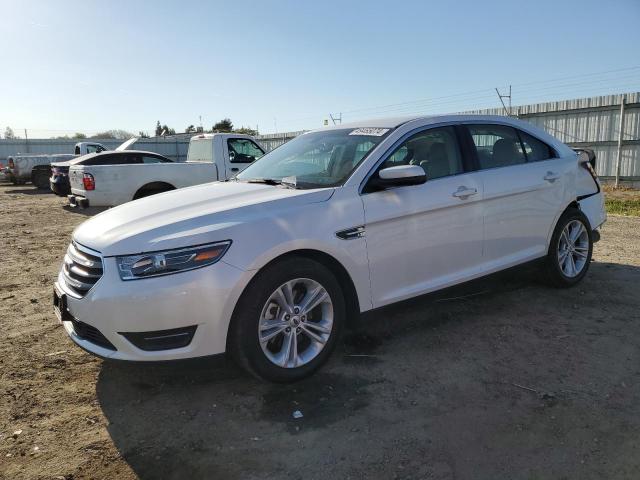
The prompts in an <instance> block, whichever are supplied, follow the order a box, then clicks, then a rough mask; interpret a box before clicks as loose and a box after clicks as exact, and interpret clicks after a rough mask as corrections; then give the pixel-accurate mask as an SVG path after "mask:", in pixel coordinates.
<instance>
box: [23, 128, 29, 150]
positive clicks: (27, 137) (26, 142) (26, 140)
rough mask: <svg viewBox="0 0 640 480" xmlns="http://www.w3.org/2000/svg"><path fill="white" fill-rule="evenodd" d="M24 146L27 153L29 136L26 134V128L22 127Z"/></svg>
mask: <svg viewBox="0 0 640 480" xmlns="http://www.w3.org/2000/svg"><path fill="white" fill-rule="evenodd" d="M24 148H25V150H26V153H29V136H28V135H27V129H26V128H25V129H24Z"/></svg>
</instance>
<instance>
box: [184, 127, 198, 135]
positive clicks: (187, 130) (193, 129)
mask: <svg viewBox="0 0 640 480" xmlns="http://www.w3.org/2000/svg"><path fill="white" fill-rule="evenodd" d="M184 133H196V127H194V126H193V125H189V126H188V127H187V128H186V129H185V130H184Z"/></svg>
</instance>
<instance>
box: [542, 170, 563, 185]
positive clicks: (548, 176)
mask: <svg viewBox="0 0 640 480" xmlns="http://www.w3.org/2000/svg"><path fill="white" fill-rule="evenodd" d="M559 178H560V175H558V174H557V173H555V172H552V171H548V172H547V174H546V175H545V176H544V179H545V180H546V181H547V182H549V183H553V182H555V181H556V180H558V179H559Z"/></svg>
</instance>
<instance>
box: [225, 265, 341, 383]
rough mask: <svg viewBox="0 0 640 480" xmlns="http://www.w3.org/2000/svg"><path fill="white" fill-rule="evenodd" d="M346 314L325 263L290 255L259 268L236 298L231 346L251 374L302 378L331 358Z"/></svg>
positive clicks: (280, 379)
mask: <svg viewBox="0 0 640 480" xmlns="http://www.w3.org/2000/svg"><path fill="white" fill-rule="evenodd" d="M344 319H345V302H344V297H343V295H342V290H341V288H340V284H339V283H338V281H337V280H336V278H335V276H334V275H333V274H332V273H331V271H330V270H328V269H327V268H326V267H324V266H323V265H322V264H320V263H317V262H315V261H313V260H310V259H306V258H290V259H287V260H283V261H282V262H278V263H276V264H274V265H272V266H270V267H267V269H266V270H264V271H263V272H261V273H259V274H258V276H257V277H256V279H255V280H254V281H253V282H252V283H251V285H249V287H247V289H246V291H245V293H244V294H243V295H242V297H241V298H240V300H239V301H238V306H237V308H236V312H235V313H234V318H233V320H232V324H231V328H230V332H229V340H230V341H229V350H230V352H231V354H232V355H233V357H234V358H235V360H236V361H237V362H238V363H239V364H240V365H241V366H243V367H244V368H245V369H246V370H248V371H249V372H250V373H252V374H254V375H256V376H258V377H260V378H263V379H266V380H271V381H274V382H293V381H296V380H300V379H302V378H304V377H306V376H308V375H310V374H311V373H313V372H314V371H315V370H316V369H318V368H319V367H320V366H321V365H322V364H323V363H324V362H325V361H326V360H327V358H328V357H329V355H330V354H331V351H332V350H333V348H334V347H335V345H336V341H337V338H338V336H339V334H340V331H341V329H342V325H343V323H344Z"/></svg>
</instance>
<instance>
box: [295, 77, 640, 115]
mask: <svg viewBox="0 0 640 480" xmlns="http://www.w3.org/2000/svg"><path fill="white" fill-rule="evenodd" d="M630 71H640V65H636V66H632V67H625V68H618V69H611V70H603V71H598V72H590V73H581V74H575V75H569V76H563V77H556V78H553V79H546V80H535V81H531V82H524V83H520V84H513V87H523V86H529V85H545V84H553V83H556V82H563V81H565V80H571V79H575V78H581V79H585V78H588V77H596V76H602V75H608V74H612V73H620V72H630ZM603 80H604V79H592V80H590V81H592V82H593V81H596V82H598V81H603ZM587 81H589V80H587ZM578 84H580V82H578ZM554 87H555V85H549V86H547V87H542V88H554ZM499 88H504V86H502V87H499ZM493 91H494V89H493V88H485V89H480V90H471V91H467V92H461V93H455V94H449V95H444V96H439V97H430V98H424V99H418V100H411V101H405V102H399V103H391V104H387V105H379V106H371V107H363V108H357V109H352V110H344V109H343V110H342V112H343V113H345V114H353V113H361V112H366V111H374V112H380V111H382V110H387V109H389V110H387V111H394V110H395V107H398V108H400V107H403V106H411V105H416V104H429V103H431V102H433V101H434V100H441V99H453V98H457V97H464V96H467V95H474V94H478V93H486V92H493ZM492 95H493V93H492ZM318 118H321V115H309V116H306V117H299V118H296V119H289V120H285V121H284V122H283V123H285V124H290V123H293V122H296V121H303V120H309V119H318Z"/></svg>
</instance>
